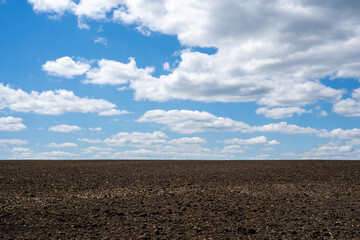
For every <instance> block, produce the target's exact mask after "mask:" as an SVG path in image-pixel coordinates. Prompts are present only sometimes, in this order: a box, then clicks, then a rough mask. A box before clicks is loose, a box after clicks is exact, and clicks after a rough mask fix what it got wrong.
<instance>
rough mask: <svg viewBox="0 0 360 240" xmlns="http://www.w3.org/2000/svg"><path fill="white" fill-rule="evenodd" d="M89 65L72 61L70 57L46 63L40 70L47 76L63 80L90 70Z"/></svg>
mask: <svg viewBox="0 0 360 240" xmlns="http://www.w3.org/2000/svg"><path fill="white" fill-rule="evenodd" d="M90 67H91V66H90V65H89V64H87V63H84V62H81V61H76V62H75V61H74V60H73V59H72V58H71V57H67V56H65V57H62V58H58V59H56V60H55V61H47V62H46V63H45V64H44V65H42V69H43V70H44V71H46V72H47V73H48V74H49V75H52V76H59V77H65V78H73V77H75V76H79V75H83V74H84V73H85V72H87V71H88V70H89V69H90Z"/></svg>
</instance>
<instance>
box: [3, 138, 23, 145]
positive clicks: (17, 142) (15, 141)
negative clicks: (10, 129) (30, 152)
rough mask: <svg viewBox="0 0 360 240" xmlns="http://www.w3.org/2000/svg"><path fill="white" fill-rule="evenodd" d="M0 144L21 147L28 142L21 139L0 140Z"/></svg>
mask: <svg viewBox="0 0 360 240" xmlns="http://www.w3.org/2000/svg"><path fill="white" fill-rule="evenodd" d="M0 144H10V145H23V144H28V142H27V141H26V140H21V139H0Z"/></svg>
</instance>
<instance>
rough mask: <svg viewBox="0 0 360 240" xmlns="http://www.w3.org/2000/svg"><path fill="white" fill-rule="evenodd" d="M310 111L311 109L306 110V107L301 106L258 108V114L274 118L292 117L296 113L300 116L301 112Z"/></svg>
mask: <svg viewBox="0 0 360 240" xmlns="http://www.w3.org/2000/svg"><path fill="white" fill-rule="evenodd" d="M308 112H309V111H306V110H305V109H303V108H299V107H283V108H272V109H269V108H265V107H261V108H258V109H256V113H257V114H264V115H265V117H267V118H272V119H280V118H290V117H292V116H293V115H294V114H295V113H296V114H298V115H299V116H300V115H301V114H303V113H308Z"/></svg>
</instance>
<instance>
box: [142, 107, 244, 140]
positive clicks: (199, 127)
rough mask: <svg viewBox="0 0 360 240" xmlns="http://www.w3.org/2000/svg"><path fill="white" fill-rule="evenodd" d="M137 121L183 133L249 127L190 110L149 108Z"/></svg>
mask: <svg viewBox="0 0 360 240" xmlns="http://www.w3.org/2000/svg"><path fill="white" fill-rule="evenodd" d="M137 121H138V122H154V123H159V124H164V125H166V126H167V128H169V129H170V130H171V131H174V132H179V133H184V134H192V133H196V132H206V131H244V130H246V129H248V128H249V125H247V124H245V123H243V122H237V121H234V120H232V119H230V118H223V117H216V116H214V115H212V114H210V113H208V112H199V111H190V110H170V111H164V110H159V109H157V110H150V111H147V112H146V113H145V114H144V115H143V116H142V117H140V118H139V119H138V120H137Z"/></svg>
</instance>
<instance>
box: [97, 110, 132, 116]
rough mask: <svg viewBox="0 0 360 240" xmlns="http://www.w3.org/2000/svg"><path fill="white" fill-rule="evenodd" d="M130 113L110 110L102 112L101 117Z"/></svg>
mask: <svg viewBox="0 0 360 240" xmlns="http://www.w3.org/2000/svg"><path fill="white" fill-rule="evenodd" d="M129 113H130V112H128V111H125V110H119V109H110V110H106V111H102V112H100V113H99V115H100V116H115V115H122V114H129Z"/></svg>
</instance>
